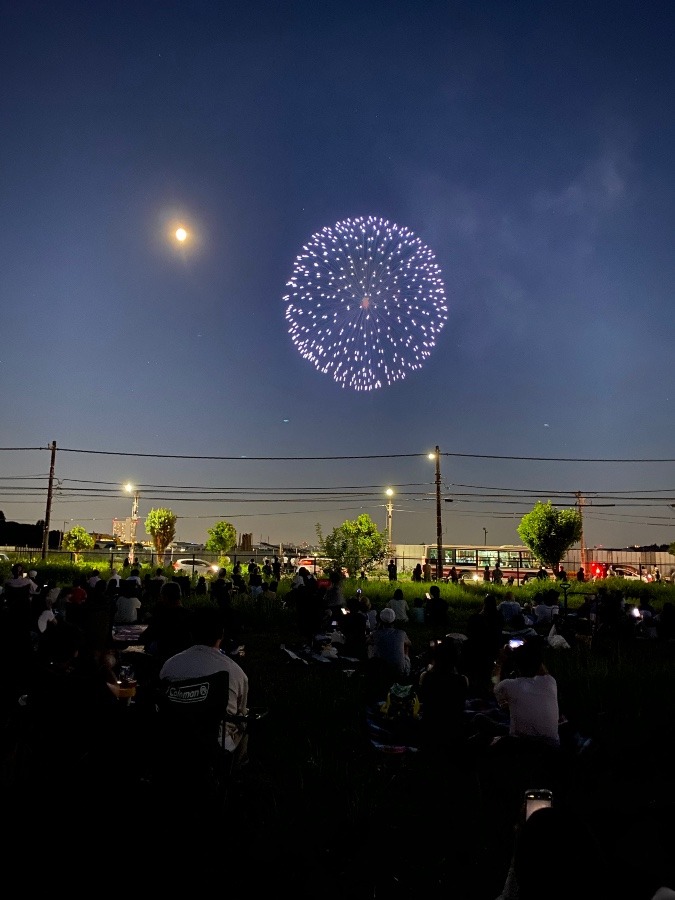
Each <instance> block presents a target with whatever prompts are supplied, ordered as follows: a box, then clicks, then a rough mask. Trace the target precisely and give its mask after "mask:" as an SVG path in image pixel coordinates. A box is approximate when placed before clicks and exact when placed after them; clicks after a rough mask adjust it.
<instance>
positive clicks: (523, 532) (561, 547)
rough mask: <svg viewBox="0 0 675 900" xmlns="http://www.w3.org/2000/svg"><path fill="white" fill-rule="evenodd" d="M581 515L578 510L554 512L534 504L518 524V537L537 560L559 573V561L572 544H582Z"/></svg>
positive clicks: (556, 510) (548, 507)
mask: <svg viewBox="0 0 675 900" xmlns="http://www.w3.org/2000/svg"><path fill="white" fill-rule="evenodd" d="M581 532H582V522H581V513H580V512H579V510H577V509H556V508H555V507H554V506H553V505H552V504H551V501H550V500H549V501H548V503H541V502H540V501H537V503H535V505H534V509H532V510H531V511H530V512H529V513H526V514H525V515H524V516H523V518H522V519H521V520H520V525H519V526H518V534H519V535H520V537H521V540H522V541H523V543H524V544H525V545H526V546H527V547H529V548H530V550H531V551H532V553H534V555H535V556H536V558H537V559H538V560H541V562H543V563H544V564H545V565H547V566H550V567H551V568H552V569H553V571H554V572H555V571H557V570H558V566H559V565H560V560H561V559H562V558H563V556H564V555H565V553H567V551H568V550H569V549H570V547H571V546H572V544H576V542H577V541H579V540H581Z"/></svg>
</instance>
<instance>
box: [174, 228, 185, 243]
mask: <svg viewBox="0 0 675 900" xmlns="http://www.w3.org/2000/svg"><path fill="white" fill-rule="evenodd" d="M186 237H187V231H186V230H185V229H184V228H177V229H176V240H177V241H184V240H185V238H186Z"/></svg>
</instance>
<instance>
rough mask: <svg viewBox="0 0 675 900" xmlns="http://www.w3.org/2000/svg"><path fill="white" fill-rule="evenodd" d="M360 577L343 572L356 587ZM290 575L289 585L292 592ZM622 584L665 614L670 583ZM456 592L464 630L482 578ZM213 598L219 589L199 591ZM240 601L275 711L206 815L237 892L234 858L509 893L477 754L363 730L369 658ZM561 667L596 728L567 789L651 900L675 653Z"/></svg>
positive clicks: (490, 896)
mask: <svg viewBox="0 0 675 900" xmlns="http://www.w3.org/2000/svg"><path fill="white" fill-rule="evenodd" d="M65 583H68V582H67V581H66V582H65ZM356 586H357V585H356V582H347V583H346V584H345V594H346V596H350V594H351V593H352V592H353V591H355V590H356ZM360 586H361V587H362V589H363V590H364V593H367V594H368V596H369V597H370V599H371V601H372V604H373V606H375V607H377V608H380V607H382V606H383V605H384V604H385V603H386V601H387V600H388V599H389V597H390V596H391V594H392V592H393V589H394V586H397V587H401V588H402V589H403V590H404V593H405V595H406V599H407V600H408V603H409V605H410V606H412V605H413V601H414V599H415V598H416V597H419V596H420V595H421V596H423V593H424V591H426V590H427V588H428V586H425V585H418V584H411V583H406V582H400V583H397V584H396V585H393V584H391V583H389V582H387V581H372V582H368V583H366V584H362V585H360ZM288 587H289V582H288V581H284V582H282V585H281V586H280V594H279V597H280V598H283V597H284V595H285V593H286V592H287V590H288ZM623 587H625V588H626V589H627V590H628V591H629V592H630V596H629V598H628V599H629V600H630V601H631V602H634V600H635V599H637V597H638V596H639V594H640V592H642V591H648V592H649V595H650V597H652V601H653V603H654V605H655V606H656V607H657V609H658V608H660V606H661V605H662V604H663V602H665V600H668V599H669V600H675V589H674V588H673V587H672V586H670V585H665V584H660V585H644V584H640V583H638V582H630V583H627V584H625V585H623ZM420 589H421V590H420ZM491 590H495V592H496V593H504V592H505V590H506V588H491ZM537 590H541V587H540V586H537V585H532V586H526V587H522V588H517V589H515V591H514V593H515V594H516V596H517V597H518V598H519V599H523V598H524V597H528V596H531V595H532V594H533V593H535V592H536V591H537ZM589 590H591V591H592V590H593V585H578V586H577V585H575V586H574V592H573V593H570V596H569V598H568V602H569V606H570V608H574V607H575V606H576V605H578V604H579V602H580V595H581V593H582V591H583V592H586V591H589ZM442 594H443V595H444V596H445V597H446V598H447V599H448V602H449V623H448V627H447V631H448V632H450V631H460V632H461V631H463V630H464V627H465V624H466V620H467V617H468V616H469V615H470V614H471V613H472V612H474V611H475V610H477V609H479V608H480V606H481V604H482V599H483V596H484V594H485V586H483V585H478V586H477V587H475V588H474V587H473V586H469V587H455V586H452V585H443V586H442ZM201 602H208V600H207V601H204V600H203V598H196V597H192V598H190V599H188V600H187V601H186V603H187V604H196V603H201ZM235 605H236V608H237V610H238V612H239V614H240V617H241V621H242V625H243V635H242V642H243V643H244V645H245V648H246V651H245V656H244V657H243V659H242V661H241V664H242V666H243V667H244V669H245V670H246V672H247V674H248V676H249V681H250V697H249V702H250V703H251V704H252V705H256V706H266V707H268V708H269V715H268V716H267V717H266V718H265V719H263V720H262V721H261V722H260V723H258V724H257V725H256V726H254V727H253V730H252V733H251V736H250V757H251V759H250V763H249V765H248V766H247V767H246V768H245V769H244V770H243V771H242V773H241V774H240V775H239V776H237V778H236V779H235V780H234V781H233V784H232V787H231V790H230V794H229V798H228V807H227V813H226V815H225V816H224V817H222V816H221V815H220V814H219V813H217V812H216V811H215V810H214V818H213V822H212V823H211V824H210V825H209V828H210V829H211V831H210V832H209V833H210V835H211V837H212V839H213V840H215V841H216V842H217V846H218V847H221V846H222V847H223V850H222V854H223V857H222V860H223V861H222V865H223V872H224V873H226V874H224V875H223V881H222V888H223V890H231V889H232V887H233V884H234V883H235V882H234V880H233V876H232V871H233V869H234V870H236V871H237V872H238V873H239V874H240V875H241V874H242V873H243V889H249V888H250V890H252V891H255V892H256V893H258V891H259V890H264V891H270V892H277V891H279V892H281V891H282V890H283V891H284V892H286V891H287V890H290V891H291V892H292V893H293V895H294V896H301V897H305V896H307V897H316V896H328V897H330V898H345V900H346V898H350V900H355V898H358V900H360V898H364V900H365V898H387V900H388V898H392V900H398V898H400V900H403V898H406V900H407V898H411V900H412V898H416V897H419V896H424V895H427V894H429V893H434V894H439V895H440V893H441V892H442V894H443V895H444V896H447V897H452V898H453V900H460V898H467V900H483V898H485V900H495V898H497V896H498V894H499V892H500V890H501V887H502V884H503V882H504V878H505V875H506V871H507V868H508V862H509V858H510V854H511V849H512V838H513V822H512V821H509V820H507V819H506V818H502V819H500V818H499V816H498V815H497V816H496V817H495V811H494V807H493V805H492V803H491V798H490V797H487V796H486V795H485V793H484V790H483V787H482V784H481V781H480V779H479V777H478V775H479V770H480V765H481V754H480V751H478V750H476V751H475V753H474V752H473V751H471V750H470V751H469V753H468V754H467V756H466V758H464V759H461V760H452V761H449V762H448V764H447V765H444V766H440V767H438V766H431V765H430V764H429V763H428V761H427V760H426V759H425V758H424V757H423V756H422V754H386V753H383V752H381V751H378V750H376V749H375V748H374V747H373V745H372V744H371V742H370V740H369V736H368V733H367V730H366V715H365V712H366V705H367V699H368V683H367V679H366V678H365V677H364V676H363V675H362V674H361V673H360V671H359V670H358V669H357V671H356V672H354V673H353V674H346V673H345V672H344V671H343V667H342V666H341V665H339V664H332V663H326V664H323V663H314V664H308V665H305V664H302V663H298V662H293V661H292V660H291V659H290V657H289V656H288V655H287V654H286V653H285V652H284V651H283V650H282V649H281V647H282V645H286V646H294V645H296V644H299V643H300V642H301V635H300V634H299V633H298V630H297V627H296V621H295V614H294V611H293V609H292V608H291V607H290V606H288V607H287V608H283V606H282V604H281V603H280V602H278V601H263V600H259V599H256V600H252V599H250V598H239V599H237V600H236V601H235ZM406 630H407V631H408V634H409V636H410V637H411V639H412V642H413V655H415V654H421V653H423V651H424V648H425V647H427V646H428V642H429V640H430V639H431V638H432V637H433V638H438V637H442V636H443V635H439V634H437V633H435V632H434V631H433V630H432V629H431V628H430V627H429V626H428V625H426V624H422V623H415V622H410V623H409V625H408V626H407V628H406ZM547 665H548V667H549V669H550V671H551V672H552V673H553V674H554V675H555V677H556V679H557V681H558V691H559V700H560V707H561V711H562V712H563V713H564V714H565V715H566V716H567V717H568V718H569V719H570V720H571V721H572V723H573V725H574V727H576V728H578V729H579V731H580V732H581V733H582V735H583V736H585V737H588V738H591V739H592V745H591V748H592V749H591V751H590V752H588V753H587V754H586V756H585V757H584V756H582V757H580V758H579V760H575V761H574V763H573V764H572V765H571V767H570V772H569V778H567V779H565V787H564V791H561V792H560V793H559V794H558V795H557V796H556V802H558V803H564V804H566V805H568V806H569V807H570V808H573V809H574V810H576V811H577V812H578V813H579V815H580V816H581V817H583V820H584V822H585V823H586V824H587V825H589V826H590V827H592V829H593V831H594V834H595V835H596V836H597V838H598V840H599V843H600V845H601V846H602V849H603V852H606V853H607V857H608V859H609V860H610V862H611V863H612V865H615V866H621V867H622V871H623V872H624V875H625V883H626V885H633V886H634V887H635V891H634V892H632V893H629V892H627V893H625V894H622V896H626V897H630V898H631V900H632V898H635V900H638V898H639V897H641V896H645V900H649V897H650V896H651V894H644V895H643V894H641V893H639V891H638V888H640V889H642V888H643V887H644V888H645V890H646V888H647V887H648V886H649V885H651V884H652V883H653V884H654V887H653V890H655V889H656V887H658V886H659V885H660V884H664V883H670V884H671V886H675V873H674V872H673V862H672V853H671V847H672V846H673V841H675V831H674V828H675V826H674V825H673V822H674V821H675V816H673V811H674V810H675V802H674V801H675V779H672V783H671V777H670V769H671V760H672V758H673V753H674V752H675V705H674V704H673V702H672V698H673V696H675V652H673V650H672V648H670V647H666V646H661V645H658V646H657V645H656V643H655V642H653V643H652V644H650V645H649V646H622V645H618V644H614V645H609V646H606V647H603V648H601V649H600V650H596V651H590V650H588V649H587V648H583V647H578V648H576V649H573V650H553V649H551V650H549V651H548V654H547ZM134 753H135V750H134V748H133V747H129V749H128V754H129V757H128V759H127V764H128V763H129V762H132V764H133V756H134ZM552 780H554V779H552ZM110 782H111V794H110V797H107V798H105V797H104V798H94V799H93V803H92V808H91V809H86V810H83V812H82V818H83V821H91V820H92V817H93V819H94V820H96V819H97V817H99V816H100V811H101V803H103V806H104V808H105V805H106V804H108V803H110V801H111V798H112V797H115V796H116V795H117V793H119V792H120V790H121V789H122V794H123V795H124V790H123V788H124V783H123V782H122V783H120V781H119V773H111V778H110ZM133 785H134V781H133V779H132V781H130V783H129V787H128V789H129V790H131V789H132V788H133V790H136V789H137V788H136V787H133ZM539 786H544V785H539ZM143 804H144V800H143V796H142V794H139V796H138V798H137V800H136V802H135V803H134V801H133V798H130V802H128V803H125V804H124V805H122V806H121V807H120V808H121V809H122V810H124V809H126V808H129V809H130V813H129V814H130V816H131V817H132V819H133V821H134V822H135V823H136V824H137V825H138V826H139V827H141V828H142V829H143V830H144V838H143V840H144V842H145V843H151V842H152V832H153V830H157V831H159V832H161V833H164V832H165V829H166V827H167V823H164V822H159V823H158V822H155V821H154V820H153V819H152V811H151V810H149V809H147V808H145V807H144V805H143ZM122 818H123V819H124V814H123V815H122ZM198 824H199V823H197V822H196V821H192V820H191V819H190V816H189V815H188V816H184V817H183V818H181V820H180V821H172V822H171V823H170V828H171V829H172V830H173V832H175V833H179V834H180V835H181V839H182V840H183V841H187V842H188V843H189V844H190V846H191V845H192V844H191V842H193V841H194V840H195V839H196V838H195V835H196V833H198V832H196V831H195V829H197V827H198ZM201 824H202V826H203V823H201ZM148 830H149V831H150V833H149V834H148V833H146V832H147V831H148ZM644 834H647V835H648V840H649V842H650V847H651V852H650V854H649V855H644V856H640V858H639V859H634V858H633V856H632V855H631V856H630V857H626V856H625V854H624V852H623V849H624V847H625V844H626V841H627V840H628V838H629V837H635V838H637V837H638V835H644ZM570 843H571V844H573V843H574V835H571V836H570ZM557 849H558V850H559V851H561V852H562V850H563V849H564V848H557ZM218 852H220V851H218ZM668 879H673V880H671V881H668ZM652 892H653V891H652ZM578 896H579V897H582V896H583V891H581V890H580V892H579V894H578Z"/></svg>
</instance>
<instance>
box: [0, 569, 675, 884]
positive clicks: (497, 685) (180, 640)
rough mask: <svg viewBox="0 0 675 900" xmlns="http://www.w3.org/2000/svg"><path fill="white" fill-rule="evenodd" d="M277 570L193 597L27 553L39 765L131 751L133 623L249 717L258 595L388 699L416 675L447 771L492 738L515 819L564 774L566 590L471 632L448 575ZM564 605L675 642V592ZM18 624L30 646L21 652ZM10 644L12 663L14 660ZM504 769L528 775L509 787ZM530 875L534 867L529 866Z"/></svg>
mask: <svg viewBox="0 0 675 900" xmlns="http://www.w3.org/2000/svg"><path fill="white" fill-rule="evenodd" d="M275 574H276V573H275V570H274V568H273V566H272V565H271V564H270V566H269V570H268V569H267V568H262V567H260V568H259V567H258V566H257V564H256V563H254V562H253V561H252V562H251V563H250V564H249V566H247V567H246V568H245V571H242V566H241V565H237V566H235V567H234V568H233V570H232V571H229V572H228V570H226V569H221V570H220V571H219V572H218V575H217V577H216V578H214V579H213V580H212V581H211V582H210V583H209V584H208V586H207V592H208V595H209V596H210V598H211V599H212V600H213V601H214V603H213V604H208V605H204V606H199V605H197V606H195V607H194V608H193V607H191V606H190V607H188V606H186V605H185V604H184V602H183V601H184V599H185V596H186V593H185V592H186V586H185V583H184V582H181V578H180V576H172V577H168V576H167V575H166V574H165V573H164V571H163V570H162V569H161V568H158V569H157V570H156V571H155V572H154V573H152V574H147V575H145V576H144V577H142V576H141V574H140V571H139V570H138V569H135V568H130V569H129V570H128V571H124V572H122V573H120V572H117V571H115V570H114V569H113V570H112V571H111V573H110V575H109V576H108V577H103V576H102V575H101V572H100V571H98V570H95V569H94V570H92V571H91V572H90V573H89V574H87V575H86V576H84V575H83V576H82V577H78V578H76V579H74V580H73V582H72V584H70V585H68V586H65V587H58V586H57V585H56V584H54V583H53V582H48V583H45V584H42V585H41V584H40V578H39V577H38V572H37V571H35V570H31V571H30V572H25V571H24V569H23V567H22V566H20V565H18V564H17V565H16V566H14V567H13V569H12V574H11V577H10V578H8V579H7V581H6V582H5V584H4V591H3V595H4V596H3V606H4V612H5V613H8V614H9V619H8V620H6V627H5V629H3V630H2V635H3V638H4V647H3V649H4V651H5V654H6V656H5V666H6V673H5V674H6V675H7V678H6V679H5V681H4V682H3V685H4V688H5V690H7V689H8V684H9V683H10V682H11V691H12V692H13V693H14V694H16V695H17V696H22V697H25V702H26V703H27V705H28V707H29V708H30V709H31V710H32V711H33V714H34V719H33V721H34V722H39V738H40V746H41V748H42V750H43V753H42V754H41V755H40V756H39V758H38V759H37V760H36V762H37V764H38V765H39V766H40V767H44V768H45V769H47V768H48V767H49V766H54V765H56V766H58V767H59V771H61V772H70V773H72V772H73V769H74V766H75V765H77V764H78V763H77V761H78V760H81V759H82V757H83V750H86V751H87V752H89V753H90V754H91V753H92V751H93V749H94V748H97V747H98V748H100V747H105V748H107V753H106V755H105V757H103V758H101V756H100V754H99V755H97V756H96V757H95V758H96V766H98V768H99V770H101V769H102V768H104V767H105V766H109V765H113V764H114V763H115V758H116V757H115V754H116V753H118V752H119V750H120V741H121V740H122V736H123V734H124V731H123V729H124V728H125V727H127V726H125V725H123V726H122V727H121V728H120V722H121V721H122V719H121V713H122V712H124V713H128V707H127V706H126V705H125V704H120V692H119V682H120V664H121V659H120V657H119V655H118V654H116V651H115V647H114V629H115V626H117V625H137V624H142V625H144V626H146V627H145V629H144V631H143V634H142V636H141V638H140V641H139V643H140V646H141V647H142V648H143V658H144V659H145V660H149V661H150V664H149V672H150V673H151V674H152V677H153V678H155V679H159V680H162V679H169V680H181V679H185V678H190V677H200V676H208V675H210V674H213V673H214V672H217V671H221V670H224V671H227V672H228V674H229V697H228V702H227V709H226V712H227V713H228V714H230V715H231V716H236V715H242V716H243V715H245V714H246V712H247V710H248V708H249V696H248V692H249V685H248V676H247V674H246V672H245V670H244V668H243V667H242V666H241V665H240V664H239V663H238V662H237V661H236V659H235V658H233V655H232V654H231V653H230V652H228V651H229V650H230V649H231V648H233V647H234V646H236V645H237V643H238V641H239V640H240V638H241V634H242V626H241V622H240V620H239V617H238V614H237V611H236V607H235V604H234V602H233V601H234V598H235V597H236V596H237V595H238V594H239V595H242V594H245V595H246V596H247V597H250V598H251V599H255V598H259V597H265V598H267V599H269V600H270V601H272V602H277V603H279V606H280V608H281V607H282V605H283V607H284V608H286V609H289V610H290V611H291V613H292V614H293V615H294V617H295V623H296V625H297V629H298V632H299V634H300V635H301V637H302V640H303V641H305V642H306V643H307V645H308V646H310V647H312V646H313V645H314V643H315V641H316V639H317V637H321V638H322V639H324V640H325V638H326V636H328V637H330V636H331V635H334V636H336V635H339V636H340V639H339V640H337V639H336V641H335V644H334V646H335V647H336V648H337V651H338V656H339V657H343V658H346V659H347V660H349V661H350V662H351V663H353V664H354V667H355V668H356V669H357V670H358V671H359V672H361V673H363V675H364V677H366V678H369V677H372V678H373V683H374V684H376V693H375V694H374V695H373V696H381V692H382V688H383V687H386V686H387V685H390V684H393V683H403V684H410V685H412V686H413V687H414V688H415V689H416V691H417V693H418V695H419V699H420V702H421V710H422V714H421V717H420V728H419V741H420V752H421V753H423V754H424V755H425V756H426V758H428V759H429V761H430V765H431V766H432V767H434V766H435V767H436V769H435V771H437V770H438V771H440V769H441V768H443V767H447V764H448V760H450V759H456V760H461V759H463V758H464V755H465V754H466V753H467V750H468V749H470V748H472V747H477V748H479V750H480V753H481V766H480V777H481V778H482V779H483V783H484V785H485V786H486V796H488V797H489V798H491V802H494V804H495V810H497V809H499V810H500V811H501V812H502V813H503V811H504V809H508V810H510V813H509V815H510V816H512V819H509V825H512V824H513V821H515V820H516V818H517V815H518V811H519V806H520V801H521V799H522V791H523V788H524V787H525V786H527V782H528V779H532V778H533V777H539V775H540V774H541V775H542V777H546V778H548V779H549V780H550V781H551V782H554V781H555V778H554V777H553V775H552V774H551V773H555V772H556V771H560V754H561V752H563V751H564V750H565V747H563V746H562V744H561V737H560V730H559V726H560V723H561V720H562V716H561V710H560V708H559V704H558V693H557V683H556V679H555V678H554V677H553V676H552V675H551V674H550V673H549V672H548V671H547V668H546V665H545V662H544V651H545V649H546V646H547V644H546V640H547V636H548V635H549V634H550V633H551V629H552V628H554V627H555V626H556V624H557V623H559V622H561V621H562V619H563V616H562V615H561V614H562V613H563V611H564V608H563V605H562V603H561V601H560V595H559V593H558V591H557V590H556V589H554V588H549V589H546V590H543V589H542V591H540V592H539V593H538V594H537V595H535V597H534V599H533V601H532V602H530V601H525V602H521V601H520V600H519V599H518V598H517V597H516V596H515V594H514V593H513V592H511V591H503V592H500V593H499V595H498V594H497V593H496V592H495V593H493V592H491V591H488V592H487V593H486V594H485V596H484V598H483V602H482V605H481V608H480V609H479V610H477V611H476V612H475V613H473V614H472V615H470V616H469V617H468V619H467V622H466V627H465V630H464V631H463V632H461V633H457V632H451V631H450V630H449V629H450V628H451V626H452V621H451V614H450V610H449V604H448V601H447V599H446V598H445V597H443V595H442V591H441V588H440V587H439V585H438V584H431V585H430V586H429V589H428V591H426V592H425V594H424V596H423V597H422V596H420V598H419V602H420V605H419V606H417V601H415V606H414V607H412V608H411V606H410V605H409V604H408V602H407V600H406V599H405V594H404V591H403V590H402V589H401V588H400V587H398V586H396V585H394V584H392V585H391V595H390V597H389V599H387V600H386V602H385V603H384V605H383V606H382V607H381V608H380V609H379V610H376V609H374V608H373V606H372V604H371V601H370V599H369V598H368V597H367V596H366V595H365V593H364V591H363V588H357V589H355V591H354V593H353V594H351V595H346V593H345V584H344V579H343V577H342V575H341V573H333V575H332V576H330V577H328V578H326V579H320V578H317V577H316V576H315V575H313V574H312V573H310V572H309V571H308V570H307V569H304V568H301V569H300V570H299V571H298V572H297V574H296V575H295V576H294V577H293V579H292V585H291V587H290V590H289V591H288V592H287V593H286V594H285V595H284V600H283V601H281V600H280V599H279V597H278V594H277V587H278V582H277V580H276V579H275V577H274V576H275ZM392 574H395V573H392V571H391V570H390V572H389V580H390V581H392V582H396V581H397V577H392ZM268 578H269V580H268ZM189 590H192V586H190V588H189ZM416 608H417V609H422V611H423V616H424V622H425V623H426V624H427V625H428V626H430V627H431V628H432V629H433V630H434V632H435V633H436V634H437V638H435V639H434V640H433V641H432V643H431V645H430V646H429V647H428V648H426V647H425V648H419V647H415V646H414V644H413V641H412V640H411V637H410V635H409V628H410V623H411V621H412V620H413V616H412V613H413V610H414V609H416ZM564 618H565V619H567V620H572V619H573V621H574V628H575V631H578V633H580V634H583V633H584V631H585V630H586V629H587V628H588V630H589V633H590V632H591V631H593V632H594V633H595V634H600V635H603V634H608V635H609V634H611V635H613V636H616V637H617V638H621V637H623V636H625V635H626V634H627V629H628V627H629V626H630V627H632V628H633V629H637V628H640V629H641V632H640V634H639V635H637V632H635V631H634V632H633V633H632V634H633V636H636V635H637V636H639V637H642V638H644V639H648V640H658V639H664V640H671V639H675V607H673V606H672V604H669V603H665V604H663V608H662V611H661V612H660V613H657V612H656V610H655V609H654V608H653V607H652V606H651V605H650V604H649V602H648V601H647V600H646V599H645V600H644V601H643V602H642V603H641V604H640V605H639V606H630V604H628V605H627V604H626V603H625V602H624V601H623V597H622V595H621V594H620V592H614V591H611V590H604V589H603V588H602V586H600V587H599V588H598V589H597V590H596V592H595V595H594V596H593V597H591V596H589V597H588V599H587V601H586V602H585V603H584V604H583V605H582V606H581V607H579V608H578V609H576V610H575V612H574V615H573V616H569V617H568V616H565V617H564ZM7 622H9V623H10V624H11V628H10V629H9V630H8V628H7ZM10 635H11V638H12V641H13V642H15V643H16V647H13V648H12V649H11V651H10V649H9V647H10V638H9V636H10ZM19 648H20V649H19ZM20 652H22V653H24V657H23V658H21V659H20ZM7 654H9V656H10V657H11V658H12V660H13V662H12V666H9V665H7V663H6V659H7ZM0 658H2V657H1V656H0ZM140 658H141V657H140V656H139V657H138V659H139V661H140ZM126 720H128V716H127V717H126ZM113 735H116V736H113ZM226 746H227V749H228V751H229V752H231V753H233V754H236V755H237V758H238V760H239V761H241V762H245V760H246V752H247V748H246V733H245V729H244V728H242V727H239V726H237V724H235V723H234V722H231V723H230V724H229V725H228V726H227V744H226ZM85 755H86V754H85ZM504 771H509V772H510V773H512V776H513V777H512V778H510V779H509V781H508V784H506V783H505V781H504V779H503V777H502V775H503V773H504ZM507 788H508V790H507ZM514 877H515V876H514ZM521 878H522V879H523V880H524V881H526V880H527V877H526V875H522V874H521Z"/></svg>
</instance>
